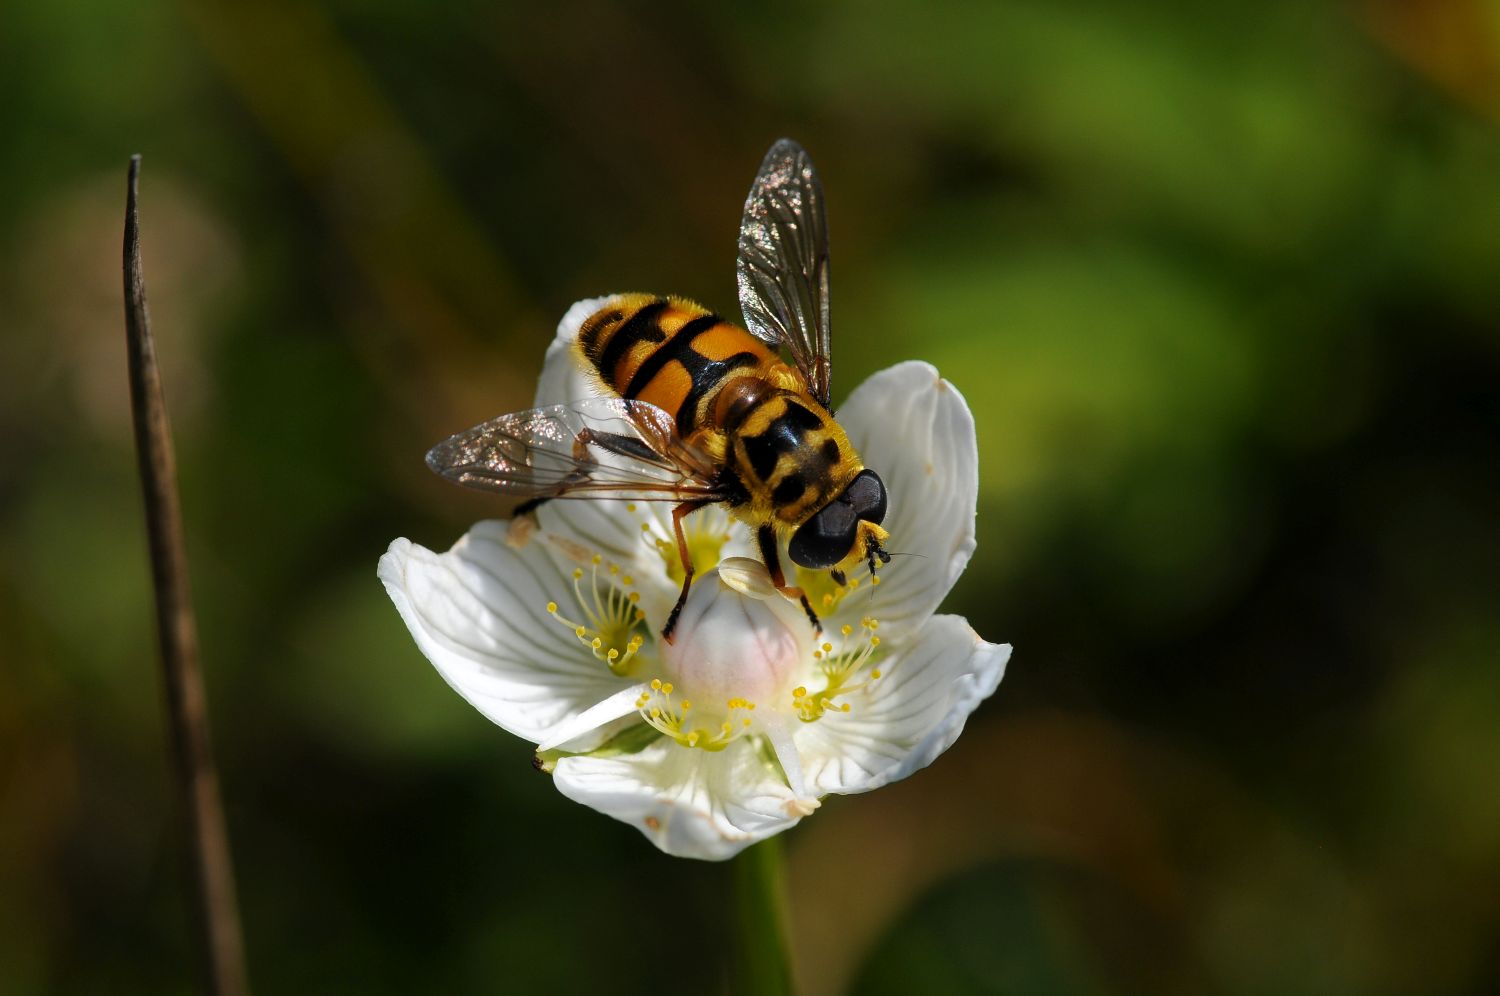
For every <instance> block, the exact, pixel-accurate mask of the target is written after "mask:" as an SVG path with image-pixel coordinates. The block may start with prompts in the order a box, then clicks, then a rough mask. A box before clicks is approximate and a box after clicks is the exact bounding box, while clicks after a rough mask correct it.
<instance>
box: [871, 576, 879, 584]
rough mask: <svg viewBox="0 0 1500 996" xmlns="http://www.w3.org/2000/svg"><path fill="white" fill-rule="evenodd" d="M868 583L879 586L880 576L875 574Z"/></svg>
mask: <svg viewBox="0 0 1500 996" xmlns="http://www.w3.org/2000/svg"><path fill="white" fill-rule="evenodd" d="M870 583H871V584H879V583H880V575H879V574H877V575H875V576H874V577H873V578H871V579H870Z"/></svg>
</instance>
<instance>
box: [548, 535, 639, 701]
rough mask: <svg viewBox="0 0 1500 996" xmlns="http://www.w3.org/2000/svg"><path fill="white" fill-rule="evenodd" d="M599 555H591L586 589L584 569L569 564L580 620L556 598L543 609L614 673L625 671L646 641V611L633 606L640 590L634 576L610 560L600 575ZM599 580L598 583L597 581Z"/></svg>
mask: <svg viewBox="0 0 1500 996" xmlns="http://www.w3.org/2000/svg"><path fill="white" fill-rule="evenodd" d="M602 563H603V558H601V557H600V556H599V555H598V554H595V555H594V557H593V561H592V564H591V566H590V569H589V571H588V572H587V574H588V579H589V580H588V585H587V588H588V590H587V592H585V590H584V588H585V586H584V584H583V579H584V574H585V571H584V569H583V568H581V567H575V568H573V596H574V598H575V599H576V602H577V605H578V608H579V610H580V611H581V612H582V613H583V617H584V620H585V621H584V622H574V621H573V620H571V619H569V618H568V617H567V616H564V615H563V614H562V613H560V612H559V611H558V609H557V603H556V602H548V603H547V613H548V614H549V615H550V616H552V618H554V619H556V620H557V621H558V622H560V623H562V624H563V625H564V626H566V627H568V628H569V629H571V630H572V631H573V635H574V636H576V637H578V640H579V642H581V643H583V644H584V645H585V646H587V647H588V648H589V650H590V651H591V652H592V653H593V655H594V657H595V658H597V659H599V660H601V661H604V662H605V663H607V664H608V665H609V669H610V670H611V671H613V672H614V673H615V674H618V675H626V674H629V673H630V671H631V669H632V667H633V662H634V660H635V656H636V654H637V653H638V652H639V651H640V649H641V645H642V644H644V643H645V642H646V636H645V628H646V614H645V613H644V612H642V611H641V610H640V609H639V608H637V607H636V603H637V602H639V601H640V598H641V595H640V592H638V591H635V590H634V589H635V579H634V578H632V577H631V576H630V575H628V574H621V573H620V566H619V565H618V564H610V565H609V566H608V567H607V568H606V570H605V572H604V575H603V577H602V578H601V577H600V571H599V567H600V565H601V564H602ZM601 582H602V583H601Z"/></svg>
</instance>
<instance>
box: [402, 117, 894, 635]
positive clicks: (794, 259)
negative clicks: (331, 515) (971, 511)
mask: <svg viewBox="0 0 1500 996" xmlns="http://www.w3.org/2000/svg"><path fill="white" fill-rule="evenodd" d="M736 271H737V276H738V284H739V299H740V309H741V311H742V312H743V314H744V319H745V327H744V328H741V327H740V326H737V325H732V324H730V323H729V322H727V321H725V320H723V319H722V318H720V317H719V316H718V315H715V314H713V313H712V312H710V311H708V310H707V309H705V308H703V307H702V306H700V305H698V304H695V303H693V302H691V301H688V300H685V299H683V298H677V297H658V296H654V295H649V294H624V295H618V296H616V297H613V298H610V299H608V301H607V302H606V303H605V305H604V306H603V307H602V308H600V309H599V310H597V311H596V312H594V314H592V315H590V316H589V317H588V318H587V319H585V320H584V322H583V324H582V326H580V328H579V330H578V335H577V339H576V342H575V349H576V354H577V358H578V359H579V361H580V362H581V363H582V364H583V365H584V367H585V368H586V369H589V370H591V371H593V373H594V374H595V375H597V382H598V384H599V386H600V387H601V388H603V390H602V391H601V394H602V395H603V396H601V397H596V398H588V399H580V400H576V401H573V402H570V403H568V404H562V405H551V406H548V407H544V408H535V409H532V410H530V411H524V412H516V413H514V414H510V415H502V416H500V417H498V418H495V419H491V420H490V421H488V422H485V423H483V424H481V425H477V426H475V427H474V428H472V429H469V430H467V431H465V432H460V433H458V434H457V435H455V436H452V437H450V438H449V439H447V440H445V441H443V442H442V443H439V444H438V445H437V446H435V447H433V448H432V450H431V451H430V452H429V453H428V454H427V465H428V466H429V467H431V468H432V469H433V470H434V471H436V472H437V473H439V474H441V475H442V476H443V477H446V478H448V479H449V480H451V481H456V482H457V483H459V484H463V485H467V486H469V487H473V488H478V489H481V490H485V491H493V492H498V493H500V494H505V495H512V496H516V497H520V498H524V499H526V501H525V502H523V504H522V505H521V506H519V507H518V508H517V509H516V514H517V515H523V514H527V513H529V512H531V511H532V510H533V509H535V508H536V507H537V506H538V505H541V504H542V503H544V502H547V501H551V500H553V499H556V498H613V499H629V500H633V501H671V502H676V503H677V505H676V507H675V508H674V509H673V510H672V526H673V530H674V533H675V537H676V541H677V548H678V552H679V554H680V555H681V558H682V566H683V571H684V578H683V582H682V592H681V594H680V595H679V596H678V598H677V604H676V605H675V606H674V607H673V609H672V612H671V614H670V615H669V616H668V617H667V623H666V626H665V627H663V629H662V636H663V637H664V638H665V639H667V640H670V639H671V636H672V629H673V627H674V626H675V625H676V623H677V617H678V614H679V613H680V612H681V611H682V606H683V603H684V602H686V600H687V595H688V590H689V588H690V587H691V585H692V581H693V563H692V559H691V557H690V556H689V553H688V545H687V541H686V540H685V538H684V536H683V528H682V520H683V518H684V517H686V516H687V515H689V514H690V513H692V512H694V511H696V510H697V509H700V508H703V507H705V506H708V505H714V504H720V505H723V506H724V507H725V508H726V509H727V510H728V511H729V512H730V514H731V515H733V516H735V517H736V518H738V519H740V520H742V521H744V522H745V523H747V524H748V525H749V526H750V527H751V528H752V529H754V530H755V536H756V542H757V545H758V547H759V550H760V554H761V558H762V559H763V560H764V561H765V565H766V568H767V570H768V571H769V573H770V576H771V580H772V582H773V583H774V584H775V586H776V588H777V590H778V591H780V592H781V593H782V594H783V595H786V596H788V597H791V598H794V599H798V600H800V601H801V603H802V607H803V609H804V610H805V611H806V612H807V615H808V618H809V619H810V620H811V622H812V624H813V626H814V627H815V628H819V624H818V617H817V615H816V614H815V613H814V611H813V608H812V605H811V604H810V603H809V602H808V599H807V596H806V595H805V594H804V593H803V591H802V589H800V588H798V587H795V586H792V585H790V584H788V583H787V580H786V577H785V575H784V574H783V573H782V569H781V560H780V557H779V554H778V549H779V542H780V539H781V537H783V536H785V537H788V547H787V553H788V556H790V557H791V559H792V561H793V562H794V563H796V564H798V565H800V566H801V567H804V568H807V569H810V570H828V571H830V572H831V573H832V576H833V579H834V580H835V581H836V582H837V583H838V584H840V585H844V584H847V583H848V582H847V574H846V572H847V571H849V570H851V569H852V568H853V567H855V566H857V565H858V564H860V563H861V562H864V563H866V564H868V565H869V569H870V572H871V574H872V575H873V574H874V573H875V571H876V569H877V564H884V563H888V562H889V561H890V554H888V553H887V552H886V551H885V549H884V548H883V546H882V544H883V543H884V542H885V540H886V538H887V535H888V534H887V533H886V531H885V530H884V529H882V528H881V526H880V523H881V521H882V520H883V519H884V517H885V512H886V490H885V484H884V483H883V482H882V481H881V479H880V476H879V475H878V474H876V473H875V471H873V470H870V469H869V468H867V467H865V466H864V464H863V463H861V461H860V458H859V454H858V453H856V452H855V450H854V447H853V446H852V445H851V444H850V442H849V437H848V436H847V435H846V434H845V432H844V430H843V428H842V427H840V426H839V424H838V422H836V421H835V420H834V418H833V409H832V405H831V401H830V375H831V365H830V363H829V332H828V227H827V219H826V216H825V212H824V205H823V189H822V185H821V184H820V182H819V180H818V175H817V173H816V171H815V170H814V169H813V165H812V160H811V159H810V158H808V155H807V153H806V152H805V151H804V150H803V149H802V147H801V146H800V145H798V144H797V143H796V142H793V141H790V140H788V139H782V140H780V141H778V142H777V143H776V144H775V145H773V146H771V149H770V151H769V152H767V153H766V157H765V159H764V161H763V162H762V163H761V166H760V171H759V172H758V173H757V174H756V176H755V182H754V183H752V184H751V186H750V194H749V197H748V198H746V200H745V211H744V216H743V218H742V220H741V222H740V235H739V257H738V262H737V264H736ZM783 349H785V351H786V352H787V353H788V354H790V357H791V360H792V362H791V363H787V362H786V361H785V360H783V358H782V356H781V350H783Z"/></svg>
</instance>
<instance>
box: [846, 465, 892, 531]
mask: <svg viewBox="0 0 1500 996" xmlns="http://www.w3.org/2000/svg"><path fill="white" fill-rule="evenodd" d="M844 500H845V501H847V502H849V504H851V505H853V506H854V514H855V515H857V516H859V517H860V518H861V519H865V520H866V521H869V522H873V523H875V524H876V525H877V526H878V525H880V523H881V522H883V521H884V520H885V482H884V481H882V480H881V479H880V475H879V474H877V473H875V472H874V471H873V470H862V471H860V472H859V475H858V476H857V477H855V478H854V480H852V481H850V482H849V487H847V488H845V489H844Z"/></svg>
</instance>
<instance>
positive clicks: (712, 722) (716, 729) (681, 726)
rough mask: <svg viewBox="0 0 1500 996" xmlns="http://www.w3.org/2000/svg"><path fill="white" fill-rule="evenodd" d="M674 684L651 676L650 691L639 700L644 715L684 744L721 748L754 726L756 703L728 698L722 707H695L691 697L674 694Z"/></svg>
mask: <svg viewBox="0 0 1500 996" xmlns="http://www.w3.org/2000/svg"><path fill="white" fill-rule="evenodd" d="M672 691H673V688H672V683H671V682H670V681H667V682H663V681H662V680H661V679H660V678H653V679H651V687H650V689H649V690H647V691H644V692H642V693H641V697H640V698H638V699H636V703H635V705H636V708H637V709H639V710H640V711H641V718H642V719H644V720H645V721H646V722H648V723H650V724H651V725H652V726H654V727H655V728H656V729H658V730H660V731H661V732H662V733H665V734H666V735H667V736H669V737H671V738H672V739H673V740H675V741H677V742H678V743H679V744H681V745H682V746H684V747H700V748H702V749H703V750H708V751H719V750H723V749H724V748H725V747H728V746H729V744H730V743H731V742H732V741H733V740H734V739H735V738H736V737H738V736H740V735H741V734H742V733H744V732H745V731H747V730H748V729H750V727H751V725H752V721H751V718H750V713H751V712H753V711H755V703H754V702H749V701H746V700H745V699H742V698H732V699H728V700H726V701H725V703H724V706H723V708H722V710H721V709H712V710H709V711H708V712H705V711H704V710H701V709H698V710H695V709H693V704H692V703H691V702H689V701H688V700H687V699H681V698H679V699H674V698H673V697H672Z"/></svg>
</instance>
